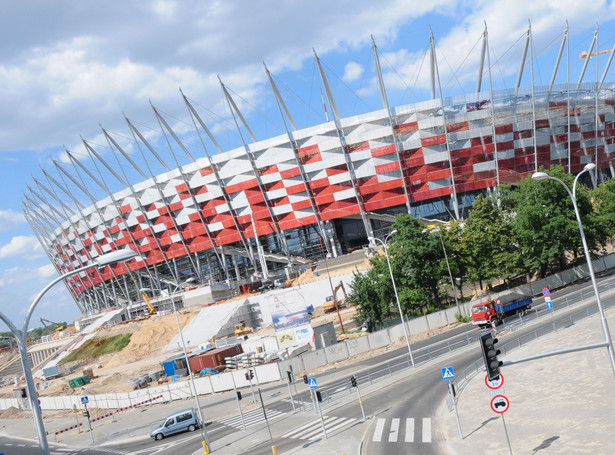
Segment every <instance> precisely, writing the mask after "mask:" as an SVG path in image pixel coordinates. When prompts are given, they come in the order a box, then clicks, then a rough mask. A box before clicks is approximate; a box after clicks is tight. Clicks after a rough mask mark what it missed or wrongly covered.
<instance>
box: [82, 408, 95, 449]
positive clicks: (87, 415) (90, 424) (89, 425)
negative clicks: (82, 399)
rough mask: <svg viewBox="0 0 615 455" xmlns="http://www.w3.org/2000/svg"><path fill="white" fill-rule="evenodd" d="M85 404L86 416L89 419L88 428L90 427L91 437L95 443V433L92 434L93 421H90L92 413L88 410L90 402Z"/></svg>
mask: <svg viewBox="0 0 615 455" xmlns="http://www.w3.org/2000/svg"><path fill="white" fill-rule="evenodd" d="M83 406H85V416H86V418H87V419H88V428H89V429H90V438H92V444H94V435H93V434H92V423H91V422H90V413H89V412H88V404H87V403H83Z"/></svg>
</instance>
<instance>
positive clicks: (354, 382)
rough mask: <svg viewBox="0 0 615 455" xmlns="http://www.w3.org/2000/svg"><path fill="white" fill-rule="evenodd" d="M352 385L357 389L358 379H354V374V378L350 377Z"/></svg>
mask: <svg viewBox="0 0 615 455" xmlns="http://www.w3.org/2000/svg"><path fill="white" fill-rule="evenodd" d="M350 384H351V385H352V386H353V387H356V386H357V378H355V377H354V374H353V375H352V376H350Z"/></svg>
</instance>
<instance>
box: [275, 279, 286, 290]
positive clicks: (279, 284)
mask: <svg viewBox="0 0 615 455" xmlns="http://www.w3.org/2000/svg"><path fill="white" fill-rule="evenodd" d="M273 287H274V288H277V289H284V288H285V287H286V280H283V279H280V278H279V279H277V280H274V282H273Z"/></svg>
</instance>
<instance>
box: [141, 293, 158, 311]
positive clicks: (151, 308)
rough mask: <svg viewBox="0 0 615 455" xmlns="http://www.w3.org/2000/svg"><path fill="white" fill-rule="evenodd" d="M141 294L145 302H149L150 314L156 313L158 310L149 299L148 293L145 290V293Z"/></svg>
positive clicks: (148, 309)
mask: <svg viewBox="0 0 615 455" xmlns="http://www.w3.org/2000/svg"><path fill="white" fill-rule="evenodd" d="M141 296H142V297H143V300H145V303H146V304H147V311H149V314H154V313H155V312H156V308H154V306H153V305H152V303H151V302H150V301H149V298H148V297H147V294H146V293H145V292H144V293H143V294H141Z"/></svg>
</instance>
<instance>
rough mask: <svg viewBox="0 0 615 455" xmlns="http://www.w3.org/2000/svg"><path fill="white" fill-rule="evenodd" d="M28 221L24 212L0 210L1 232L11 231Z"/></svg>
mask: <svg viewBox="0 0 615 455" xmlns="http://www.w3.org/2000/svg"><path fill="white" fill-rule="evenodd" d="M25 222H26V219H25V218H24V216H23V214H22V213H19V212H15V211H14V210H0V232H6V231H10V230H11V229H14V228H16V227H18V226H20V225H22V224H23V223H25Z"/></svg>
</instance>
